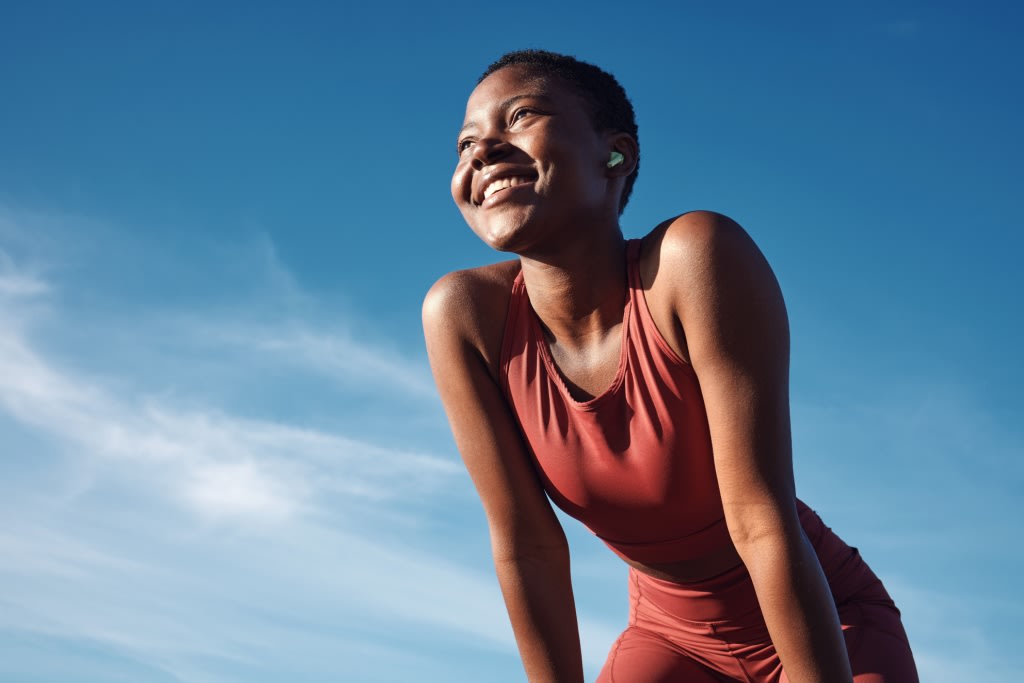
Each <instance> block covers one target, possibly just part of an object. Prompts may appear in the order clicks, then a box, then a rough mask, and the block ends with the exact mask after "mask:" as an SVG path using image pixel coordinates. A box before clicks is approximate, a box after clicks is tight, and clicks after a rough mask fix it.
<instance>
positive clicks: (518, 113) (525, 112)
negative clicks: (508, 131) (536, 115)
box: [512, 109, 533, 123]
mask: <svg viewBox="0 0 1024 683" xmlns="http://www.w3.org/2000/svg"><path fill="white" fill-rule="evenodd" d="M532 113H533V110H532V109H516V110H515V111H514V112H512V123H516V122H517V121H520V120H522V119H524V118H526V117H527V116H529V115H530V114H532Z"/></svg>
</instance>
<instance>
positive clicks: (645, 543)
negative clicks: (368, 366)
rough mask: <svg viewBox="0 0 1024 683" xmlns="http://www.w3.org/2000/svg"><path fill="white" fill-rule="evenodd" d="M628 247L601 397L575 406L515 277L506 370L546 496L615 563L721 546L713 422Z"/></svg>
mask: <svg viewBox="0 0 1024 683" xmlns="http://www.w3.org/2000/svg"><path fill="white" fill-rule="evenodd" d="M639 252H640V241H639V240H630V241H629V242H627V250H626V255H627V256H626V258H627V272H628V286H629V297H628V299H627V301H626V306H625V311H624V313H623V325H622V350H621V355H620V358H619V367H618V372H617V373H616V375H615V379H614V380H613V381H612V384H611V386H610V387H608V389H607V390H605V391H604V393H602V394H600V395H598V396H595V397H594V398H593V399H591V400H589V401H584V402H579V401H577V400H575V399H574V398H573V397H572V396H571V395H570V394H569V391H568V389H567V388H566V385H565V382H564V381H563V379H562V377H561V375H560V374H559V372H558V369H557V367H556V366H555V363H554V361H553V360H552V358H551V352H550V350H549V349H548V346H547V343H546V342H545V340H544V337H543V333H542V331H541V328H540V322H539V320H538V318H537V315H536V313H534V311H533V307H532V306H531V305H530V300H529V297H528V296H527V293H526V286H525V284H524V282H523V275H522V273H521V272H520V273H519V275H518V276H517V277H516V279H515V282H514V283H513V285H512V298H511V300H510V302H509V310H508V318H507V320H506V322H505V336H504V340H503V342H502V352H501V368H502V382H503V388H504V391H505V395H506V397H507V398H508V400H509V401H510V403H511V405H512V408H513V410H514V412H515V415H516V417H517V419H518V422H519V427H520V429H521V430H522V433H523V435H524V436H525V439H526V444H527V446H528V449H529V451H530V454H531V455H532V457H533V459H534V462H535V464H536V466H537V470H538V472H539V474H540V477H541V481H542V482H543V484H544V488H545V489H546V490H547V493H548V495H549V496H550V497H551V499H552V500H553V501H554V502H555V504H556V505H558V506H559V507H560V508H561V509H562V510H564V511H565V512H566V513H568V514H569V515H571V516H573V517H575V518H576V519H578V520H580V521H581V522H583V524H585V525H586V526H587V527H588V528H589V529H590V530H591V531H592V532H593V533H594V534H595V535H597V536H598V537H599V538H601V539H602V540H603V541H604V542H605V543H606V544H608V546H609V547H610V548H611V549H612V550H614V551H615V552H616V553H617V554H618V555H620V556H621V557H623V558H626V559H628V560H633V561H636V562H641V563H644V564H655V563H664V562H677V561H682V560H688V559H693V558H695V557H699V556H701V555H704V554H708V553H711V552H714V551H716V550H719V549H721V548H724V547H726V546H727V545H728V544H729V534H728V530H727V529H726V526H725V517H724V514H723V512H722V499H721V495H720V494H719V490H718V480H717V478H716V476H715V465H714V461H713V459H712V452H711V437H710V434H709V431H708V418H707V413H706V412H705V409H704V400H703V397H702V396H701V392H700V385H699V384H698V382H697V376H696V374H694V372H693V368H692V367H691V366H690V365H689V364H688V363H687V362H685V361H683V360H682V359H681V358H679V356H678V355H676V353H675V352H674V351H673V350H672V349H671V347H670V346H669V345H668V343H667V342H666V341H665V339H664V338H663V337H662V336H661V333H660V332H658V329H657V327H656V326H655V324H654V320H653V319H652V318H651V313H650V311H649V310H648V308H647V301H646V299H645V298H644V291H643V283H642V282H641V280H640V274H639V270H638V267H637V258H638V255H639Z"/></svg>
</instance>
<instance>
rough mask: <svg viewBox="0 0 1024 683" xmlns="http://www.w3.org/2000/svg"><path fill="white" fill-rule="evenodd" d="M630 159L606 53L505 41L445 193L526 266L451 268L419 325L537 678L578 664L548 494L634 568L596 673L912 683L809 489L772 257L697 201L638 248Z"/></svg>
mask: <svg viewBox="0 0 1024 683" xmlns="http://www.w3.org/2000/svg"><path fill="white" fill-rule="evenodd" d="M638 166H639V145H638V142H637V128H636V123H635V120H634V116H633V110H632V106H631V105H630V103H629V100H628V98H627V97H626V94H625V92H624V91H623V90H622V88H621V87H620V86H619V84H618V83H617V82H616V81H615V79H614V78H613V77H612V76H610V75H609V74H607V73H605V72H603V71H601V70H600V69H598V68H597V67H594V66H592V65H589V64H586V63H583V62H579V61H577V60H575V59H573V58H571V57H566V56H563V55H557V54H553V53H549V52H541V51H523V52H516V53H510V54H508V55H505V56H504V57H503V58H501V59H500V60H499V61H497V62H495V63H494V64H493V65H491V67H490V68H489V69H488V70H487V71H486V72H485V73H484V75H483V76H482V77H481V79H480V81H479V82H478V85H477V87H476V89H475V90H474V91H473V93H472V95H471V96H470V98H469V102H468V104H467V109H466V120H465V124H464V126H463V128H462V130H461V132H460V135H459V138H458V164H457V166H456V168H455V174H454V176H453V178H452V196H453V197H454V199H455V202H456V204H457V205H458V206H459V208H460V209H461V211H462V214H463V216H464V217H465V219H466V222H467V223H468V224H469V226H470V228H472V230H473V231H474V232H475V233H476V234H477V236H478V237H480V239H482V240H483V241H484V242H486V243H487V244H489V245H490V246H492V247H493V248H495V249H497V250H499V251H505V252H511V253H513V254H516V255H517V256H518V259H517V260H514V261H508V262H504V263H499V264H495V265H491V266H485V267H482V268H476V269H473V270H468V271H461V272H455V273H451V274H449V275H447V276H445V277H443V278H442V279H441V280H439V281H438V283H437V284H436V285H435V286H434V287H433V288H432V289H431V291H430V293H429V294H428V295H427V299H426V301H425V303H424V329H425V333H426V341H427V349H428V353H429V356H430V362H431V367H432V368H433V371H434V376H435V379H436V382H437V386H438V389H439V392H440V395H441V399H442V401H443V402H444V406H445V409H446V411H447V414H448V417H449V421H450V423H451V427H452V431H453V433H454V435H455V440H456V443H457V445H458V448H459V450H460V452H461V454H462V456H463V459H464V461H465V463H466V467H467V468H468V470H469V473H470V475H471V477H472V479H473V482H474V484H475V486H476V488H477V490H478V492H479V494H480V498H481V500H482V502H483V505H484V509H485V513H486V515H487V520H488V523H489V528H490V534H491V544H492V550H493V554H494V561H495V565H496V568H497V573H498V578H499V583H500V585H501V589H502V593H503V595H504V598H505V603H506V606H507V608H508V613H509V617H510V619H511V622H512V626H513V630H514V632H515V636H516V641H517V644H518V646H519V650H520V654H521V656H522V660H523V664H524V666H525V668H526V672H527V675H528V677H529V680H530V681H558V682H570V681H571V682H576V681H582V680H583V672H582V663H581V656H580V644H579V635H578V629H577V624H576V613H575V608H574V604H573V594H572V586H571V583H570V576H569V553H568V547H567V544H566V540H565V536H564V534H563V532H562V529H561V526H560V524H559V522H558V520H557V518H556V517H555V515H554V513H553V511H552V509H551V506H550V504H549V502H548V498H547V497H548V496H550V498H551V499H552V500H553V501H555V502H556V503H557V504H558V505H559V506H560V507H562V508H563V509H564V510H565V511H566V512H567V513H569V514H570V515H573V516H574V517H576V518H578V519H580V520H581V521H582V522H583V523H584V524H586V525H587V526H588V527H589V528H590V529H591V530H592V531H593V532H594V533H595V534H597V535H598V536H600V537H601V538H602V539H603V540H604V541H605V542H606V543H607V544H608V545H609V546H610V547H611V548H612V550H614V551H615V552H616V553H617V554H618V555H619V556H620V557H622V558H623V559H624V560H625V561H626V562H627V563H628V564H629V565H630V571H629V574H630V596H631V608H630V620H629V627H628V628H627V629H626V630H625V632H623V634H622V636H621V637H620V638H619V640H618V641H617V642H616V644H615V645H614V646H613V648H612V651H611V653H610V655H609V657H608V661H607V662H606V664H605V666H604V668H603V670H602V672H601V675H600V677H599V681H601V682H615V683H652V682H654V681H727V680H738V681H758V682H760V681H786V680H788V681H792V682H794V683H796V682H807V681H828V682H829V683H834V682H836V681H851V680H854V681H857V682H858V683H868V682H872V683H881V682H883V681H884V682H886V683H893V682H899V683H904V682H909V681H916V680H917V674H916V671H915V668H914V662H913V658H912V655H911V653H910V648H909V645H908V643H907V639H906V635H905V633H904V631H903V627H902V625H901V623H900V619H899V612H898V611H897V610H896V608H895V606H894V605H893V603H892V601H891V600H890V599H889V596H888V595H887V594H886V592H885V589H884V588H883V587H882V585H881V583H880V582H879V581H878V579H877V578H875V576H874V575H873V574H872V573H871V571H870V569H868V567H867V566H866V565H865V564H864V563H863V561H862V560H861V559H860V557H859V555H858V554H857V551H856V550H855V549H853V548H850V547H848V546H846V545H845V544H844V543H843V542H842V541H841V540H839V539H838V538H837V537H836V536H835V535H834V534H832V532H831V531H830V530H829V529H828V528H827V527H825V526H824V525H823V524H822V523H821V521H820V519H818V517H817V515H815V514H814V513H813V512H812V511H811V510H810V509H808V508H807V507H806V506H804V505H803V504H802V503H801V502H799V501H798V500H797V499H796V497H795V493H794V484H793V473H792V464H791V452H790V426H789V404H788V355H789V336H788V327H787V321H786V312H785V308H784V304H783V300H782V296H781V293H780V291H779V288H778V284H777V283H776V281H775V278H774V276H773V274H772V272H771V269H770V268H769V266H768V264H767V263H766V262H765V260H764V258H763V257H762V256H761V254H760V252H759V251H758V249H757V247H756V246H755V245H754V243H753V242H752V241H751V240H750V238H749V237H748V236H747V234H746V233H745V232H744V231H743V230H742V229H741V228H740V227H739V226H738V225H736V224H735V223H734V222H732V221H731V220H729V219H728V218H725V217H723V216H721V215H717V214H713V213H708V212H693V213H687V214H684V215H682V216H678V217H676V218H673V219H670V220H667V221H665V222H664V223H662V224H661V225H659V226H657V227H656V228H655V229H654V230H653V231H651V232H650V233H649V234H648V235H647V236H646V237H644V238H643V239H641V240H635V241H630V242H626V241H625V240H624V239H623V237H622V233H621V230H620V228H619V223H618V219H619V215H620V214H621V213H622V210H623V208H624V206H625V203H626V201H627V200H628V198H629V193H630V190H631V189H632V185H633V181H634V180H635V178H636V174H637V169H638ZM545 494H547V495H545Z"/></svg>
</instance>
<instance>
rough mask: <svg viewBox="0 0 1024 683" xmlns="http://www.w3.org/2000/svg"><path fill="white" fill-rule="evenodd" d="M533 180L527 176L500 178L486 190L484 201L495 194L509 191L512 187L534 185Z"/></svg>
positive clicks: (492, 182)
mask: <svg viewBox="0 0 1024 683" xmlns="http://www.w3.org/2000/svg"><path fill="white" fill-rule="evenodd" d="M532 182H533V178H527V177H526V176H509V177H507V178H498V179H497V180H494V181H491V182H490V183H488V184H487V187H485V188H484V199H488V198H489V197H490V196H491V195H493V194H494V193H495V192H501V191H502V190H507V189H509V188H510V187H516V186H518V185H523V184H525V183H532Z"/></svg>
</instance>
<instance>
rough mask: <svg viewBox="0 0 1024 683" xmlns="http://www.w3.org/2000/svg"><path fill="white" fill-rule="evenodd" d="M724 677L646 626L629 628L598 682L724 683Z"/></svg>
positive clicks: (611, 654) (619, 640)
mask: <svg viewBox="0 0 1024 683" xmlns="http://www.w3.org/2000/svg"><path fill="white" fill-rule="evenodd" d="M727 680H729V679H726V678H722V677H720V676H719V675H718V674H716V673H714V672H712V671H711V670H710V669H708V668H706V667H704V666H703V665H701V664H700V663H699V662H697V661H696V660H694V659H691V658H690V657H688V656H686V655H685V654H683V653H681V652H679V651H678V650H677V649H675V648H673V647H672V646H671V645H670V644H669V643H668V642H666V641H665V639H663V638H661V637H659V636H657V635H655V634H653V633H649V632H647V631H645V630H643V629H639V628H635V627H630V628H627V629H626V630H625V631H624V632H623V634H622V635H621V636H619V639H618V640H617V641H615V644H614V645H613V646H612V649H611V653H610V654H609V655H608V661H606V662H605V665H604V668H603V669H601V674H600V675H599V676H598V677H597V683H677V682H678V681H686V682H687V683H722V682H723V681H727Z"/></svg>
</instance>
